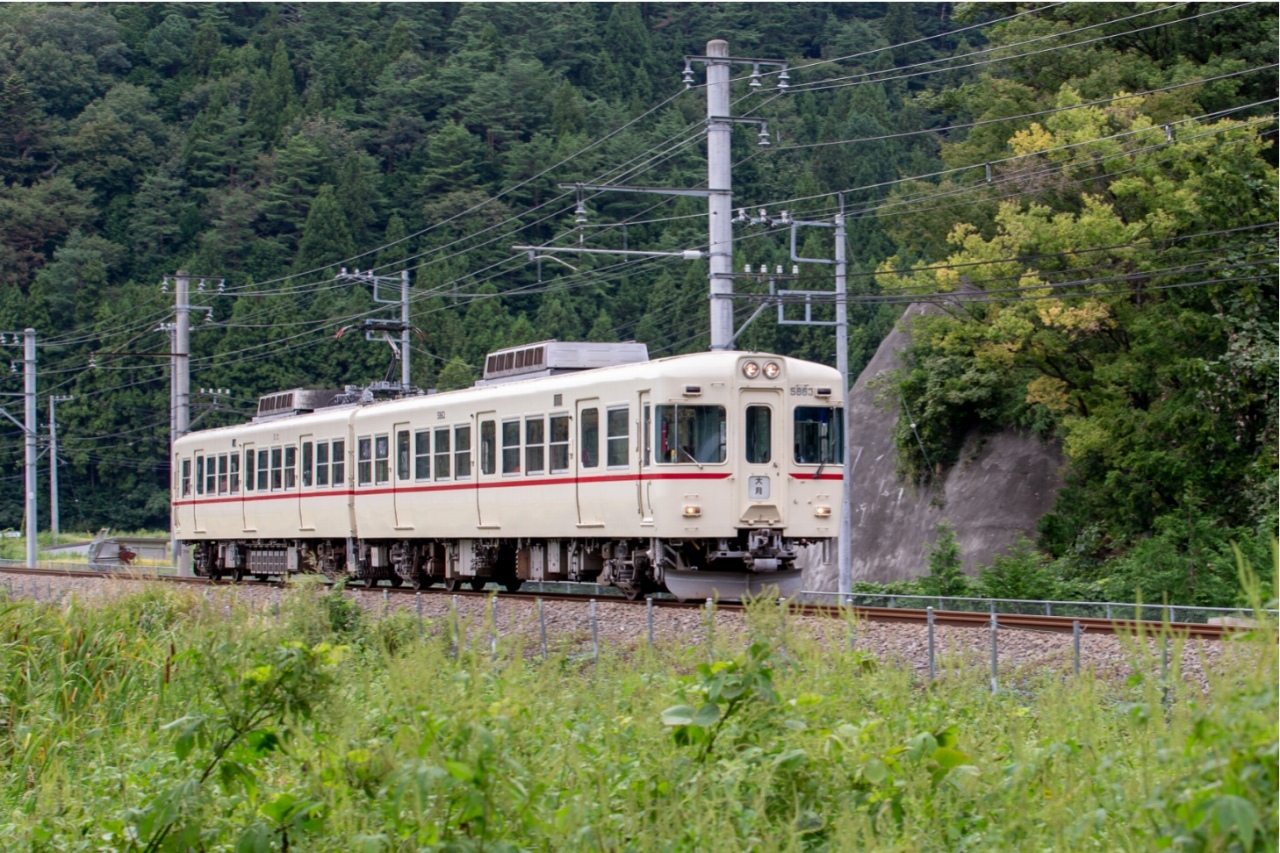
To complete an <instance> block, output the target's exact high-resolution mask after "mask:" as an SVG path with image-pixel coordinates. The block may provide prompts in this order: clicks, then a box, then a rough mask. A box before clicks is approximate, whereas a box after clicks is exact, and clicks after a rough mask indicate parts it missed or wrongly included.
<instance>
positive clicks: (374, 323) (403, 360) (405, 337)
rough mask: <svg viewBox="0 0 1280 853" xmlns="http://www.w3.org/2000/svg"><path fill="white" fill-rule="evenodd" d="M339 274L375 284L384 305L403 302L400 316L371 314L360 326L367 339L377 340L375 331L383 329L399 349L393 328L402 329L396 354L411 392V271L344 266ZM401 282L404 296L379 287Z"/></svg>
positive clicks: (405, 387)
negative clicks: (390, 294)
mask: <svg viewBox="0 0 1280 853" xmlns="http://www.w3.org/2000/svg"><path fill="white" fill-rule="evenodd" d="M335 278H338V279H342V280H344V281H358V282H363V283H364V284H372V285H373V301H374V302H377V303H380V304H383V305H394V304H396V303H397V302H398V303H399V304H400V320H399V322H397V321H395V320H386V319H377V318H369V319H366V320H365V321H364V322H363V323H361V324H360V328H361V329H363V330H364V333H365V340H370V341H371V340H373V336H374V335H375V334H378V333H381V334H382V336H383V338H384V339H385V340H386V341H387V343H389V344H391V349H392V350H395V348H396V345H395V341H394V340H393V339H392V338H391V337H390V335H391V333H392V332H399V333H400V351H399V352H397V353H396V357H397V358H398V359H399V360H400V388H401V391H402V392H403V393H405V394H407V393H409V332H410V331H411V330H412V328H413V327H412V326H410V325H409V271H408V270H407V269H404V270H401V271H400V274H399V275H398V276H397V275H376V274H375V273H374V272H373V270H358V269H357V270H353V271H348V270H347V268H346V267H343V268H342V269H341V270H339V271H338V274H337V276H335ZM397 281H398V282H400V298H399V299H386V298H384V297H383V296H382V295H381V293H380V292H379V291H378V285H390V284H392V283H393V282H397ZM347 328H350V327H345V328H343V329H342V331H341V332H339V335H341V334H342V333H343V332H346V330H347ZM387 381H388V382H389V381H391V376H390V375H388V376H387Z"/></svg>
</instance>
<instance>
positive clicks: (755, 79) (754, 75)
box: [751, 64, 764, 89]
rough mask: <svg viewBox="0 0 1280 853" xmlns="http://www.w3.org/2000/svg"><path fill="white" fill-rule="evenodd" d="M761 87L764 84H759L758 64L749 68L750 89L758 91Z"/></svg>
mask: <svg viewBox="0 0 1280 853" xmlns="http://www.w3.org/2000/svg"><path fill="white" fill-rule="evenodd" d="M763 85H764V84H763V83H761V82H760V66H759V65H758V64H757V65H752V66H751V88H752V89H759V88H760V87H761V86H763Z"/></svg>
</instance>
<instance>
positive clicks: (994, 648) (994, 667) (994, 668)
mask: <svg viewBox="0 0 1280 853" xmlns="http://www.w3.org/2000/svg"><path fill="white" fill-rule="evenodd" d="M999 629H1000V622H999V621H998V620H997V619H996V603H995V602H994V601H993V602H991V692H992V693H995V692H997V691H998V690H999V680H998V678H999V675H1000V658H999V645H998V642H999V641H998V640H997V637H996V634H997V632H998V631H999Z"/></svg>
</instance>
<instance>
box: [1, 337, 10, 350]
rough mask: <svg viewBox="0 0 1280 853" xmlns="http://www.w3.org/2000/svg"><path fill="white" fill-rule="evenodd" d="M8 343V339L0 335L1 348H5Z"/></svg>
mask: <svg viewBox="0 0 1280 853" xmlns="http://www.w3.org/2000/svg"><path fill="white" fill-rule="evenodd" d="M7 343H9V340H8V338H6V337H5V336H4V335H3V334H0V347H2V346H4V345H5V344H7Z"/></svg>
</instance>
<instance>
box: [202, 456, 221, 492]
mask: <svg viewBox="0 0 1280 853" xmlns="http://www.w3.org/2000/svg"><path fill="white" fill-rule="evenodd" d="M217 465H218V457H216V456H210V457H209V458H208V459H206V460H204V493H205V494H206V495H216V494H217V493H218V471H217Z"/></svg>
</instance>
